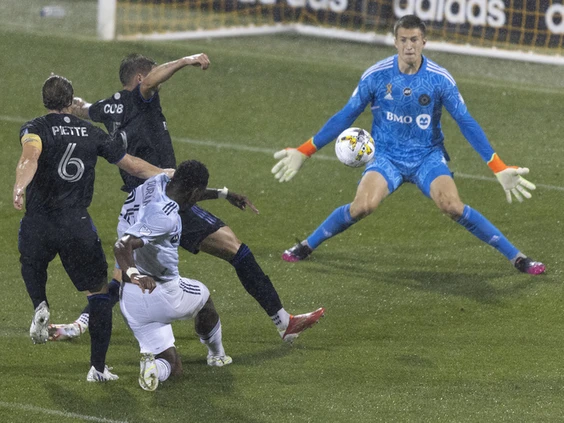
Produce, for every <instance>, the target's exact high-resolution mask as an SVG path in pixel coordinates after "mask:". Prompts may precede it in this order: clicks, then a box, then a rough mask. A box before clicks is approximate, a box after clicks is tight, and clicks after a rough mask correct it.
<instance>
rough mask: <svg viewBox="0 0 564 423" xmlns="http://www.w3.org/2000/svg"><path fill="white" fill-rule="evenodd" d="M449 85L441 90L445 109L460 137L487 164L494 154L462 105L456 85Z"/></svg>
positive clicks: (478, 126) (479, 127)
mask: <svg viewBox="0 0 564 423" xmlns="http://www.w3.org/2000/svg"><path fill="white" fill-rule="evenodd" d="M449 85H450V84H448V85H447V86H446V88H445V89H444V90H443V98H442V100H443V105H444V106H445V109H446V110H447V111H448V112H449V113H450V115H451V116H452V117H453V119H454V120H455V121H456V123H457V124H458V127H459V128H460V132H462V135H464V138H466V139H467V140H468V142H469V143H470V145H471V146H472V148H474V150H476V151H477V152H478V154H479V155H480V157H481V158H482V159H483V160H484V161H485V162H488V161H489V160H490V159H491V158H492V156H493V154H494V150H493V148H492V146H491V145H490V142H489V141H488V137H487V136H486V134H485V132H484V130H483V129H482V127H481V126H480V125H479V124H478V122H476V120H475V119H474V118H473V117H472V116H471V115H470V113H469V112H468V108H467V107H466V104H465V103H464V99H463V98H462V95H461V94H460V92H459V91H458V87H457V86H456V85H450V86H449Z"/></svg>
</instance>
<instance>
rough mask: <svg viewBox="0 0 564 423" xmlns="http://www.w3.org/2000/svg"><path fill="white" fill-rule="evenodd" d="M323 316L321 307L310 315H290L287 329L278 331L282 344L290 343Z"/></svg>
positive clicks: (323, 312)
mask: <svg viewBox="0 0 564 423" xmlns="http://www.w3.org/2000/svg"><path fill="white" fill-rule="evenodd" d="M324 315H325V309H324V308H323V307H321V308H318V309H317V310H315V311H312V312H311V313H305V314H296V315H295V316H292V315H290V321H289V322H288V327H287V328H286V329H285V330H281V331H280V336H281V337H282V340H283V341H284V342H288V343H292V342H294V340H295V339H296V338H297V337H298V336H299V335H300V334H301V333H302V332H303V331H304V330H306V329H308V328H310V327H312V326H313V325H314V324H316V323H318V322H319V319H321V317H323V316H324Z"/></svg>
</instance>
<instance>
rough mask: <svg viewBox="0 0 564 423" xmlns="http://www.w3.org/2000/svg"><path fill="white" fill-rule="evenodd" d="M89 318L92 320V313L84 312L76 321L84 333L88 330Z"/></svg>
mask: <svg viewBox="0 0 564 423" xmlns="http://www.w3.org/2000/svg"><path fill="white" fill-rule="evenodd" d="M89 320H90V314H88V313H82V314H81V315H80V316H78V319H76V320H75V321H74V323H76V324H77V325H78V326H80V331H81V332H82V333H84V332H86V331H87V330H88V321H89Z"/></svg>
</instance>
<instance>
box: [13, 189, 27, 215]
mask: <svg viewBox="0 0 564 423" xmlns="http://www.w3.org/2000/svg"><path fill="white" fill-rule="evenodd" d="M24 196H25V190H23V189H14V208H15V209H16V210H22V209H23V204H24Z"/></svg>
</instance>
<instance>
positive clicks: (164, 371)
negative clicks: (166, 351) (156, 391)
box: [155, 358, 172, 382]
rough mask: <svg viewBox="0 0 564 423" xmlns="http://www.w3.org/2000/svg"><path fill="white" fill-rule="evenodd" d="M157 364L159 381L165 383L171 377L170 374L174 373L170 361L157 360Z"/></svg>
mask: <svg viewBox="0 0 564 423" xmlns="http://www.w3.org/2000/svg"><path fill="white" fill-rule="evenodd" d="M155 364H156V365H157V371H158V373H159V380H160V381H161V382H162V381H164V380H167V379H168V378H169V376H170V372H171V371H172V368H171V366H170V363H169V362H168V361H166V360H165V359H164V358H157V359H156V360H155Z"/></svg>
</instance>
